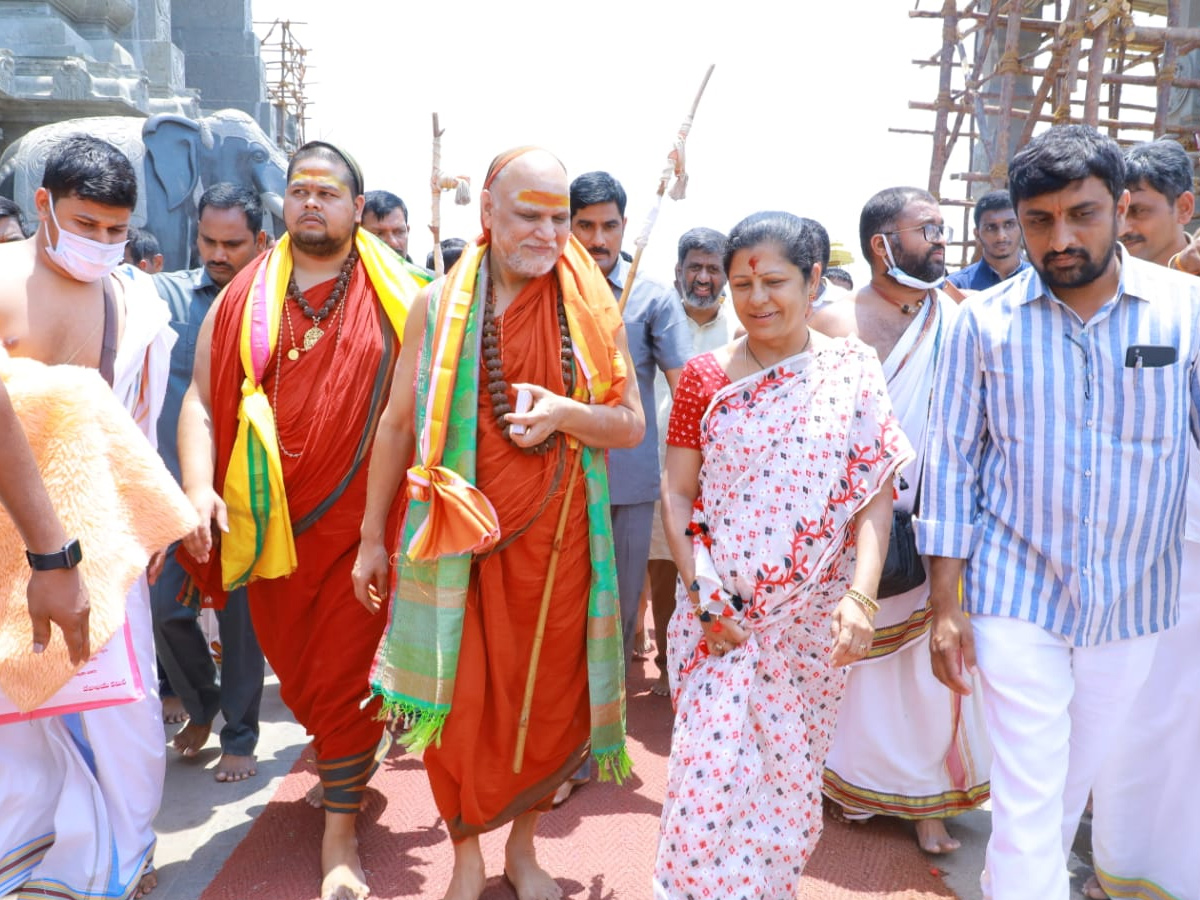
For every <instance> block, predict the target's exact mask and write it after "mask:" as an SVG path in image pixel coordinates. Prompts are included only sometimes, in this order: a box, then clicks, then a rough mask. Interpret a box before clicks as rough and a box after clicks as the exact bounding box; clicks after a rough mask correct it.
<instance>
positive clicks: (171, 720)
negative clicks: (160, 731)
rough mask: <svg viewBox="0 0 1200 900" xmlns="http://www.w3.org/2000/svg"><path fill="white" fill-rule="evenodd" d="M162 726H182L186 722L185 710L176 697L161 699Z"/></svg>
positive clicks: (181, 702)
mask: <svg viewBox="0 0 1200 900" xmlns="http://www.w3.org/2000/svg"><path fill="white" fill-rule="evenodd" d="M162 705H163V724H164V725H182V724H183V723H184V722H186V721H187V720H188V714H187V710H186V709H184V708H183V701H182V700H180V699H179V698H178V697H163V701H162Z"/></svg>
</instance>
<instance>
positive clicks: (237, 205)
mask: <svg viewBox="0 0 1200 900" xmlns="http://www.w3.org/2000/svg"><path fill="white" fill-rule="evenodd" d="M210 206H211V207H212V208H213V209H240V210H241V211H242V212H243V213H245V214H246V227H247V228H249V229H250V233H251V234H252V235H254V236H255V237H257V236H258V233H259V232H260V231H262V223H263V206H262V200H260V199H259V197H258V194H256V193H255V192H254V191H252V190H250V188H248V187H242V186H241V185H237V184H231V183H230V182H228V181H222V182H219V183H218V184H214V185H213V186H212V187H210V188H209V189H208V190H206V191H205V192H204V193H203V194H201V195H200V212H199V214H198V216H197V218H199V217H200V216H203V215H204V210H206V209H208V208H209V207H210Z"/></svg>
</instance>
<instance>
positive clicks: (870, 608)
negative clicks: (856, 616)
mask: <svg viewBox="0 0 1200 900" xmlns="http://www.w3.org/2000/svg"><path fill="white" fill-rule="evenodd" d="M845 596H847V597H849V598H850V599H851V600H853V601H854V602H855V603H857V604H858V605H859V606H861V607H862V609H863V612H865V613H866V614H867V617H868V618H874V617H875V613H877V612H879V604H878V603H876V602H875V601H874V600H872V599H871V598H870V597H868V596H867V595H866V594H864V593H863V592H862V591H856V590H855V589H854V588H849V589H848V590H847V591H846V593H845Z"/></svg>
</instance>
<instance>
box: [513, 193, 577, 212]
mask: <svg viewBox="0 0 1200 900" xmlns="http://www.w3.org/2000/svg"><path fill="white" fill-rule="evenodd" d="M517 199H518V200H519V201H521V202H522V203H533V204H535V205H537V206H550V207H555V208H558V207H565V206H570V204H571V201H570V198H568V197H567V195H566V194H552V193H550V192H549V191H521V193H519V194H517Z"/></svg>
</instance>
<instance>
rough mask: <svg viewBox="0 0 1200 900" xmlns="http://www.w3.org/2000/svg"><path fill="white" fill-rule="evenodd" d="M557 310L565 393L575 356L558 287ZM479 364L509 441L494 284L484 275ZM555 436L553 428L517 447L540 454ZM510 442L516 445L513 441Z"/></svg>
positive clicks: (568, 391)
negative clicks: (485, 288)
mask: <svg viewBox="0 0 1200 900" xmlns="http://www.w3.org/2000/svg"><path fill="white" fill-rule="evenodd" d="M556 306H557V311H558V332H559V335H560V340H561V347H562V349H561V354H560V357H559V358H560V361H561V363H562V379H563V393H564V394H565V395H566V396H568V397H569V396H570V395H571V391H572V390H573V389H574V387H575V356H574V354H573V353H572V351H571V331H570V327H569V326H568V323H567V308H566V306H564V305H563V296H562V289H561V288H560V289H559V291H558V298H557V304H556ZM482 347H483V365H484V368H485V369H486V370H487V377H488V384H487V390H488V395H489V396H490V397H491V399H492V414H493V415H494V416H495V417H496V424H497V425H498V426H500V431H501V433H502V434H503V435H504V437H505V439H506V440H507V441H509V443H512V435H511V434H510V430H511V429H512V425H511V424H510V423H509V422H507V421H505V419H504V417H505V416H506V415H508V414H509V413H510V412H512V411H513V408H512V404H511V403H509V401H508V390H509V384H508V381H507V379H506V378H505V377H504V363H503V361H502V360H501V358H500V356H501V353H500V332H499V329H498V328H497V327H496V285H495V282H494V281H493V280H492V278H490V277H489V278H488V291H487V299H486V300H485V301H484V304H483V336H482ZM557 440H558V432H557V431H556V432H554V434H551V435H550V436H549V437H547V438H546V439H545V440H544V441H542V442H541V443H540V444H536V445H534V446H533V447H518V449H520V450H522V451H523V452H525V453H535V454H538V455H541V454H543V453H546V452H548V451H549V450H550V448H551V447H553V446H554V444H555V443H556V442H557ZM514 446H517V445H515V444H514Z"/></svg>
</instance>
